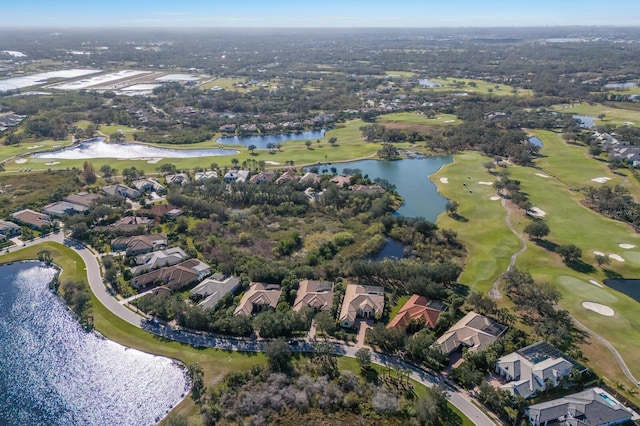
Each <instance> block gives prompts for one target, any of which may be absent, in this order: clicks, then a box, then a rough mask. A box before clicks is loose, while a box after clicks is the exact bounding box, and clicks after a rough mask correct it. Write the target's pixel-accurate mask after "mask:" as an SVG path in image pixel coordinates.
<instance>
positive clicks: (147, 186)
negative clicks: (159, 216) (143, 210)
mask: <svg viewBox="0 0 640 426" xmlns="http://www.w3.org/2000/svg"><path fill="white" fill-rule="evenodd" d="M132 185H133V186H135V188H136V189H137V190H138V191H140V192H152V191H153V192H164V191H165V190H166V189H165V187H164V186H163V185H161V184H160V182H158V181H157V180H155V179H138V180H136V181H133V182H132Z"/></svg>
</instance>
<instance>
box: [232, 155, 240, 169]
mask: <svg viewBox="0 0 640 426" xmlns="http://www.w3.org/2000/svg"><path fill="white" fill-rule="evenodd" d="M231 164H233V166H234V167H238V164H240V160H238V159H237V158H235V157H234V158H232V159H231Z"/></svg>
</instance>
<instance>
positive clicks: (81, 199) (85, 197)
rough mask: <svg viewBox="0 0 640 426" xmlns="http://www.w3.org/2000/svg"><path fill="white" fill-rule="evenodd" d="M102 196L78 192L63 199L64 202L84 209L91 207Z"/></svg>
mask: <svg viewBox="0 0 640 426" xmlns="http://www.w3.org/2000/svg"><path fill="white" fill-rule="evenodd" d="M100 198H102V195H100V194H93V193H91V192H78V193H76V194H71V195H67V196H66V197H64V198H63V200H64V201H66V202H68V203H73V204H79V205H81V206H85V207H93V206H94V205H95V203H96V201H98V200H99V199H100Z"/></svg>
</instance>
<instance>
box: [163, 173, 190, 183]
mask: <svg viewBox="0 0 640 426" xmlns="http://www.w3.org/2000/svg"><path fill="white" fill-rule="evenodd" d="M164 180H165V181H166V182H167V185H170V184H175V185H186V184H188V183H189V182H190V180H189V175H188V174H186V173H177V174H175V175H166V176H165V177H164Z"/></svg>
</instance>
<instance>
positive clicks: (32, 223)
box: [11, 209, 51, 229]
mask: <svg viewBox="0 0 640 426" xmlns="http://www.w3.org/2000/svg"><path fill="white" fill-rule="evenodd" d="M11 217H12V218H14V219H15V220H16V221H17V222H18V223H21V224H23V225H26V226H29V227H31V228H35V229H42V228H46V227H49V226H51V217H49V215H46V214H43V213H40V212H36V211H34V210H30V209H24V210H20V211H17V212H15V213H12V214H11Z"/></svg>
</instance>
